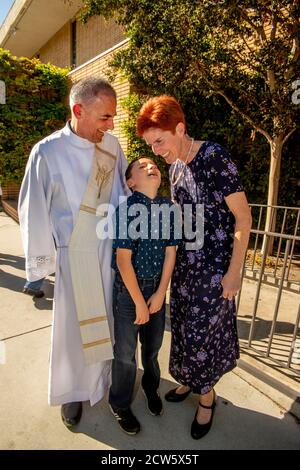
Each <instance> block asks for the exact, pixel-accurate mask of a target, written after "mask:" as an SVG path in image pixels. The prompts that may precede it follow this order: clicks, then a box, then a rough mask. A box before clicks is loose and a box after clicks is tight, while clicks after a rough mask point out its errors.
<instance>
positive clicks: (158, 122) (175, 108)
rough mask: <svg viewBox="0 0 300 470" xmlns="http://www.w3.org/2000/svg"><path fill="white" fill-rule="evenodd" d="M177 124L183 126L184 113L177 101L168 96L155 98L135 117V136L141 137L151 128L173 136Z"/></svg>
mask: <svg viewBox="0 0 300 470" xmlns="http://www.w3.org/2000/svg"><path fill="white" fill-rule="evenodd" d="M179 122H183V124H184V125H185V118H184V113H183V111H182V108H181V106H180V104H179V103H178V101H176V99H175V98H173V97H172V96H168V95H161V96H155V97H154V98H150V99H149V100H148V101H146V103H144V104H143V106H142V107H141V110H140V112H139V114H138V117H137V134H138V135H139V136H142V135H143V134H144V132H145V131H147V130H148V129H150V128H151V127H154V128H159V129H162V130H164V131H171V132H172V133H173V134H175V128H176V126H177V124H178V123H179Z"/></svg>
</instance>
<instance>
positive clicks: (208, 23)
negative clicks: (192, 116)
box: [82, 0, 300, 230]
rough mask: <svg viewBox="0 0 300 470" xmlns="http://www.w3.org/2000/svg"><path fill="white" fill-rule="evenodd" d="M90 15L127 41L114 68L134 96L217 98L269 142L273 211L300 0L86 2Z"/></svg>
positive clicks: (299, 55)
mask: <svg viewBox="0 0 300 470" xmlns="http://www.w3.org/2000/svg"><path fill="white" fill-rule="evenodd" d="M95 14H101V15H103V16H106V17H108V16H113V15H114V16H115V19H116V21H117V22H118V23H119V24H121V25H122V26H123V27H124V30H125V32H126V34H127V35H128V36H129V37H130V42H129V46H128V48H127V49H126V50H123V51H121V52H119V53H117V54H116V56H115V60H114V65H115V67H118V68H119V69H121V70H123V72H124V73H125V75H126V76H127V77H128V79H129V81H130V82H131V83H132V85H133V86H134V87H135V88H136V90H137V91H138V92H139V93H142V94H153V91H154V90H155V91H156V93H161V92H165V91H166V90H167V91H168V92H170V93H172V94H174V95H175V96H177V97H178V98H179V99H181V98H182V97H183V96H185V95H187V94H188V95H191V94H192V93H196V92H197V91H199V90H201V91H202V92H205V93H207V94H215V95H219V96H221V97H223V99H224V100H226V102H227V103H228V104H229V105H230V106H231V107H232V109H234V111H236V112H237V113H238V114H239V115H240V116H242V118H243V119H244V121H245V122H246V123H248V124H250V125H251V127H252V129H253V136H255V133H256V132H258V133H260V134H261V135H263V136H264V137H265V138H266V140H267V142H268V144H269V148H270V170H269V186H268V204H269V205H276V204H277V199H278V189H279V187H278V186H279V177H280V165H281V157H282V149H283V146H284V144H285V143H286V142H287V140H288V139H289V137H290V136H291V135H292V134H293V132H294V131H295V130H296V129H297V128H298V129H299V121H300V120H299V117H300V112H299V106H297V105H296V104H295V103H294V102H293V101H295V100H293V101H292V95H293V93H294V88H295V85H293V84H295V81H296V80H297V79H298V78H299V76H300V60H299V59H300V21H299V19H300V1H299V0H294V1H288V0H273V1H267V0H258V1H252V0H248V1H237V0H203V1H199V0H189V1H182V0H170V1H168V0H156V1H155V2H154V1H153V0H86V1H85V8H84V10H83V15H82V17H83V20H87V18H89V17H90V16H92V15H95ZM293 87H294V88H293ZM270 218H271V212H270V211H268V214H267V220H266V229H267V230H270V229H272V225H271V220H270ZM273 226H274V225H273Z"/></svg>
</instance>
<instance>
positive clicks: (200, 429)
mask: <svg viewBox="0 0 300 470" xmlns="http://www.w3.org/2000/svg"><path fill="white" fill-rule="evenodd" d="M198 406H201V408H205V409H206V410H211V417H210V420H209V421H208V423H205V424H199V423H198V421H197V414H198V407H197V410H196V414H195V417H194V421H193V422H192V427H191V436H192V438H193V439H201V437H204V436H205V435H206V434H207V433H208V432H209V430H210V428H211V425H212V422H213V417H214V412H215V407H216V392H215V391H214V399H213V402H212V405H210V406H205V405H202V404H201V403H199V405H198Z"/></svg>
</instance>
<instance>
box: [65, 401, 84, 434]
mask: <svg viewBox="0 0 300 470" xmlns="http://www.w3.org/2000/svg"><path fill="white" fill-rule="evenodd" d="M81 415H82V403H81V401H75V402H72V403H65V404H64V405H62V407H61V417H62V420H63V423H64V424H65V425H66V426H67V428H71V427H72V426H75V424H77V423H79V421H80V418H81Z"/></svg>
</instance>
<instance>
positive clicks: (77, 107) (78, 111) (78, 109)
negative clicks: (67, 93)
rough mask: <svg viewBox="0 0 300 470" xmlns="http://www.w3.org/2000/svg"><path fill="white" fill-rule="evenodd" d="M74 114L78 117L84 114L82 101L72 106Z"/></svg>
mask: <svg viewBox="0 0 300 470" xmlns="http://www.w3.org/2000/svg"><path fill="white" fill-rule="evenodd" d="M72 111H73V114H74V116H75V117H76V119H80V118H81V116H82V107H81V104H80V103H75V104H74V105H73V108H72Z"/></svg>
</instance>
